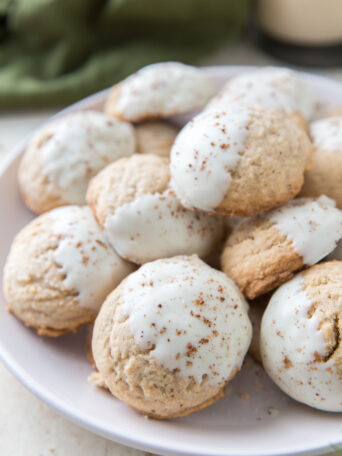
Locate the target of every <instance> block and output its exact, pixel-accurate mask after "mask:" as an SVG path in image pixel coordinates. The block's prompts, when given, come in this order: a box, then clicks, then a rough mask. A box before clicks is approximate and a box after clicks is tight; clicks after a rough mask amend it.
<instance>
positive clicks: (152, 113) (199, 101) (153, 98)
mask: <svg viewBox="0 0 342 456" xmlns="http://www.w3.org/2000/svg"><path fill="white" fill-rule="evenodd" d="M214 92H215V90H214V87H213V83H212V81H211V79H210V78H209V76H207V75H206V74H205V73H204V72H203V71H201V70H199V69H198V68H195V67H192V66H189V65H184V64H182V63H178V62H166V63H156V64H153V65H148V66H146V67H144V68H142V69H141V70H140V71H138V72H137V73H135V74H133V75H131V76H129V77H128V78H127V79H125V80H124V81H123V82H121V83H120V85H119V96H118V99H117V100H116V104H115V112H116V113H117V114H118V115H119V116H120V117H122V118H124V119H127V120H130V121H137V120H142V119H146V118H153V117H168V116H172V115H174V114H181V113H185V112H188V111H192V110H195V109H199V108H201V107H202V106H204V105H205V103H207V101H208V100H209V99H210V97H211V96H213V94H214Z"/></svg>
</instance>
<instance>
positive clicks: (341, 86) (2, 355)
mask: <svg viewBox="0 0 342 456" xmlns="http://www.w3.org/2000/svg"><path fill="white" fill-rule="evenodd" d="M262 67H265V65H260V68H262ZM200 68H202V69H203V70H205V71H208V72H211V71H213V72H216V73H217V72H220V73H222V74H223V75H226V74H227V72H228V71H229V72H230V74H234V73H239V72H242V71H246V70H253V69H256V68H258V66H254V65H212V66H202V67H200ZM298 72H299V73H301V74H303V75H305V76H306V77H309V78H310V79H312V80H316V81H317V83H320V82H321V83H323V84H325V85H326V84H329V86H330V87H332V88H333V87H336V89H337V90H340V91H342V82H339V81H336V80H334V79H331V78H329V77H325V76H321V75H316V74H311V73H309V72H304V71H298ZM109 90H110V88H106V89H103V90H101V91H98V92H96V93H94V94H91V95H89V96H87V97H85V98H83V99H81V100H79V101H76V102H75V103H72V104H71V105H68V106H67V107H65V108H64V109H62V110H60V111H58V112H57V113H56V114H54V115H52V116H51V117H49V118H48V119H47V120H46V121H44V122H42V123H41V124H39V125H38V126H37V127H36V128H34V129H32V130H31V132H30V133H29V134H27V135H26V136H25V137H24V138H23V139H22V140H20V142H19V143H18V144H16V145H15V146H14V147H13V148H11V151H9V152H8V153H7V154H6V156H5V158H4V159H3V161H2V163H1V165H0V179H1V178H2V177H3V175H4V174H5V172H6V171H7V170H8V168H10V167H11V165H13V163H14V161H15V160H16V159H18V158H19V156H20V155H21V153H22V151H23V148H24V147H25V145H26V144H27V141H28V140H29V138H31V137H32V135H33V134H34V132H35V131H36V130H37V129H38V128H41V127H42V126H43V125H45V124H46V123H47V122H50V121H51V120H53V119H55V118H59V117H62V116H64V115H65V114H67V113H68V112H72V111H75V110H79V109H89V108H90V109H91V105H93V106H94V105H95V104H96V103H102V102H103V101H104V100H105V97H106V95H107V94H108V92H109ZM0 360H1V361H2V362H3V364H4V365H5V366H6V368H7V369H8V370H9V371H10V372H11V373H12V374H13V375H14V376H15V377H16V378H17V379H18V380H19V381H20V383H21V384H22V385H23V386H24V387H25V388H26V389H28V390H29V391H30V392H31V393H32V394H34V395H35V396H36V397H37V398H38V399H40V400H42V401H43V402H44V403H46V404H47V405H48V406H50V407H51V408H52V409H54V410H55V411H57V412H58V413H59V414H61V415H62V416H64V417H65V418H67V419H69V420H70V421H72V422H73V423H75V424H77V425H78V426H80V427H82V428H84V429H87V430H88V431H90V432H92V433H94V434H97V435H99V436H101V437H104V438H106V439H109V440H111V441H114V442H117V443H119V444H122V445H125V446H128V447H131V448H135V449H138V450H141V451H149V452H150V451H152V452H156V453H158V454H164V455H165V454H168V455H171V454H172V455H184V456H185V455H187V456H193V455H196V456H208V454H207V453H206V452H196V453H194V452H193V451H191V450H189V449H185V450H184V449H181V448H178V447H177V445H176V446H175V447H170V446H169V445H168V446H163V445H160V444H154V443H151V442H149V441H148V439H146V440H145V441H143V440H141V439H135V438H134V437H132V436H131V435H129V434H128V433H126V434H125V433H124V432H123V431H122V430H121V431H120V433H117V432H116V431H113V430H111V431H108V430H106V429H105V428H104V427H103V426H101V424H100V423H98V422H97V421H96V420H93V421H92V422H91V423H90V422H89V420H88V419H87V417H85V418H83V417H82V416H81V415H80V414H78V413H77V411H76V410H74V408H73V407H72V406H69V405H68V404H67V403H66V402H65V401H63V400H61V399H60V398H57V397H55V395H54V394H53V393H50V392H49V390H48V389H47V388H46V387H44V386H42V385H41V384H40V383H39V382H38V381H36V380H35V379H34V378H33V377H32V375H31V374H30V373H28V372H26V370H25V369H22V368H21V366H20V364H19V363H18V362H17V361H16V360H15V359H14V358H13V357H12V356H11V355H10V354H9V353H8V351H7V350H6V348H5V346H4V345H3V342H2V340H1V338H0ZM333 445H335V446H338V445H342V433H341V437H340V438H339V439H338V440H336V442H329V443H327V444H324V445H321V446H319V447H317V446H315V447H311V448H306V449H304V450H300V451H297V452H296V453H293V452H292V453H289V452H288V451H286V450H285V451H279V452H277V453H274V452H273V453H269V452H268V453H267V452H265V451H263V452H262V453H253V455H252V454H250V453H249V455H250V456H286V455H287V456H290V455H293V456H294V455H297V456H304V455H306V456H309V455H311V456H314V455H320V454H323V453H324V454H328V453H331V452H333V451H335V448H334V447H333ZM243 454H245V453H241V452H238V453H236V452H229V453H227V452H225V453H223V452H216V453H215V452H212V453H210V456H223V455H225V456H241V455H243Z"/></svg>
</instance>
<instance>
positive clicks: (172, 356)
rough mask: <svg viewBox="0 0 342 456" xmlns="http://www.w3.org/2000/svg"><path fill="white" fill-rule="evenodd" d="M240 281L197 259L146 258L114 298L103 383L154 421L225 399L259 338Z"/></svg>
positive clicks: (102, 332) (104, 314) (101, 365)
mask: <svg viewBox="0 0 342 456" xmlns="http://www.w3.org/2000/svg"><path fill="white" fill-rule="evenodd" d="M247 309H248V305H247V303H246V301H245V299H244V298H243V296H242V295H241V293H240V292H239V290H238V288H237V287H236V285H235V284H234V282H233V281H232V280H230V279H228V278H227V277H226V276H225V275H224V274H223V273H222V272H220V271H217V270H215V269H213V268H211V267H209V266H208V265H206V264H205V263H204V262H203V261H201V260H200V259H199V258H198V257H197V256H177V257H173V258H169V259H162V260H157V261H154V262H151V263H146V264H145V265H143V266H142V267H141V268H140V269H139V270H138V271H136V272H135V273H133V274H131V275H130V276H129V277H127V278H126V279H125V280H124V281H123V282H122V283H121V284H120V285H119V286H118V287H117V288H116V289H115V290H114V291H113V292H112V293H111V294H110V295H109V296H108V297H107V299H106V301H105V302H104V304H103V306H102V308H101V311H100V313H99V315H98V317H97V319H96V321H95V325H94V332H93V340H92V350H93V355H94V359H95V364H96V367H97V369H98V371H99V375H100V376H101V381H102V382H103V383H104V384H105V385H106V386H107V387H108V388H109V390H110V391H111V393H112V394H113V395H114V396H115V397H117V398H118V399H120V400H122V401H124V402H125V403H126V404H127V405H129V406H130V407H132V408H134V409H136V410H137V411H139V412H140V413H143V414H144V415H147V416H150V417H153V418H160V419H166V418H176V417H181V416H186V415H189V414H190V413H193V412H196V411H199V410H202V409H204V408H206V407H208V406H209V405H211V404H212V403H213V402H215V401H216V400H217V399H219V398H220V397H222V396H223V394H224V386H225V385H226V384H227V382H228V381H229V380H230V379H231V378H233V377H234V375H235V374H236V372H237V371H238V370H239V369H240V367H241V365H242V362H243V359H244V356H245V354H246V352H247V349H248V346H249V343H250V340H251V332H252V330H251V324H250V321H249V318H248V315H247Z"/></svg>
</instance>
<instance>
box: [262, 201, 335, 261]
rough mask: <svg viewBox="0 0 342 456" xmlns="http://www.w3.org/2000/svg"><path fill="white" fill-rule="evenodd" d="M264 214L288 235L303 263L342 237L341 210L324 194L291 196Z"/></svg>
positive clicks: (320, 255) (326, 251) (318, 256)
mask: <svg viewBox="0 0 342 456" xmlns="http://www.w3.org/2000/svg"><path fill="white" fill-rule="evenodd" d="M266 217H267V218H268V219H269V220H270V222H272V223H274V224H275V225H276V227H277V228H278V230H279V231H280V232H281V233H282V234H284V235H286V236H287V237H288V238H289V239H291V241H292V243H293V247H294V249H295V250H296V252H297V253H298V254H299V255H300V256H301V257H302V258H303V261H304V264H306V265H313V264H315V263H317V262H318V261H319V260H321V259H322V258H324V257H325V256H326V255H328V254H329V253H330V252H332V251H333V250H334V248H335V247H336V244H337V242H338V241H339V240H340V239H341V237H342V211H341V210H340V209H337V208H336V204H335V201H334V200H332V199H331V198H328V197H327V196H324V195H322V196H320V197H319V198H317V199H313V198H298V199H294V200H292V201H290V202H289V203H287V204H285V205H284V206H282V207H280V208H279V209H276V210H274V211H272V212H270V213H268V214H266Z"/></svg>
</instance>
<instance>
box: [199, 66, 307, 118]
mask: <svg viewBox="0 0 342 456" xmlns="http://www.w3.org/2000/svg"><path fill="white" fill-rule="evenodd" d="M236 102H237V103H244V104H247V105H261V106H264V107H265V108H270V109H274V110H277V111H278V110H280V111H286V112H300V113H302V114H303V116H304V117H305V118H306V119H310V118H311V117H312V115H313V112H314V107H315V96H314V91H313V88H312V87H311V85H310V83H309V82H308V81H306V80H305V79H304V78H303V77H302V76H300V75H299V73H296V72H294V71H292V70H289V69H288V68H275V67H266V68H262V69H258V70H255V71H250V72H246V73H243V74H241V75H238V76H236V77H235V78H233V79H231V80H230V81H228V82H227V84H226V85H225V86H224V88H223V89H222V91H221V92H220V93H219V94H218V95H216V96H215V97H214V98H213V99H212V100H211V102H210V103H209V104H208V106H207V107H206V109H223V108H225V107H228V106H229V105H230V104H231V103H236Z"/></svg>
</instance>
